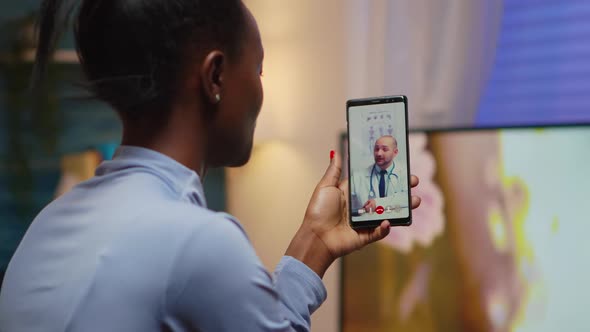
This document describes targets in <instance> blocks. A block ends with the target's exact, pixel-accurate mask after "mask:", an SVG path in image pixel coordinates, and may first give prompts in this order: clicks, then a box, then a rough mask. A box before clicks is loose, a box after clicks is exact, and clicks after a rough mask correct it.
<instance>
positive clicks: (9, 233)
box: [0, 0, 590, 332]
mask: <svg viewBox="0 0 590 332" xmlns="http://www.w3.org/2000/svg"><path fill="white" fill-rule="evenodd" d="M245 3H246V4H247V6H248V7H249V8H250V9H251V11H252V12H253V14H254V16H255V17H256V18H257V20H258V24H259V26H260V30H261V33H262V38H263V43H264V47H265V63H264V78H263V83H264V87H265V102H264V106H263V109H262V112H261V115H260V120H259V124H258V128H257V132H256V137H255V147H254V151H253V155H252V159H251V161H250V162H249V163H248V165H246V166H245V167H242V168H239V169H220V170H215V171H214V172H212V173H211V174H210V175H208V177H207V179H206V180H205V187H206V191H207V195H208V201H209V203H210V206H211V207H212V208H213V209H215V210H226V211H228V212H229V213H231V214H233V215H235V216H237V217H238V218H239V219H240V220H241V221H242V223H243V224H244V226H245V227H246V229H247V231H248V232H249V235H250V238H251V240H252V242H253V244H254V246H255V247H256V249H257V251H258V253H259V255H260V257H261V259H262V261H263V262H264V264H265V265H266V266H267V267H268V268H269V269H271V270H272V269H274V266H275V265H276V264H277V263H278V261H279V259H280V257H281V256H282V255H283V253H284V251H285V249H286V248H287V246H288V244H289V241H290V239H291V236H292V235H293V234H294V233H295V231H296V230H297V228H298V227H299V224H300V222H301V220H302V217H303V214H304V211H305V207H306V205H307V202H308V199H309V197H310V195H311V192H312V191H313V189H314V186H315V185H316V183H317V181H318V180H319V178H320V177H321V176H322V174H323V172H324V170H325V168H326V167H327V165H328V161H329V151H330V150H331V149H335V150H342V149H341V146H342V145H343V144H344V136H343V134H344V133H345V129H346V122H345V121H346V120H345V119H346V118H345V107H344V106H345V102H346V100H347V99H351V98H360V97H369V96H381V95H393V94H405V95H407V96H408V98H409V116H410V126H411V128H412V130H413V133H412V135H411V137H410V155H411V160H412V166H411V168H412V172H413V173H415V174H417V175H419V176H421V178H422V179H423V182H422V185H421V187H420V189H419V191H420V192H419V194H421V195H422V196H423V197H424V198H425V199H424V206H423V208H421V209H420V210H418V211H417V212H416V216H415V223H414V225H413V226H412V227H410V228H408V229H403V230H398V229H395V230H393V232H392V234H391V235H390V236H389V237H388V238H387V239H386V240H385V241H383V242H382V243H379V244H375V245H372V246H370V247H368V248H366V249H365V250H362V251H360V252H357V253H355V254H353V255H351V256H349V257H347V258H345V259H343V260H342V261H339V262H337V264H334V265H333V266H332V267H331V268H330V270H329V271H328V273H327V274H326V276H325V277H324V282H325V284H326V287H327V288H328V293H329V296H328V300H327V302H326V303H325V304H324V305H323V306H322V307H321V308H320V309H319V311H318V312H317V313H316V314H315V315H314V316H313V325H312V326H313V330H314V331H327V332H332V331H334V332H335V331H341V330H342V331H392V330H396V331H397V330H403V331H555V330H557V329H559V328H563V327H564V326H565V325H564V324H566V323H567V326H568V327H570V330H573V331H587V330H590V318H588V317H585V315H584V312H583V311H582V310H583V308H587V307H588V305H590V300H588V299H590V291H588V290H587V287H584V285H583V281H584V280H588V279H589V277H590V273H589V271H588V268H586V267H585V265H584V262H585V261H588V259H589V258H590V248H589V247H588V245H586V244H585V243H586V242H587V241H586V239H585V237H584V234H586V233H587V232H586V231H587V230H588V226H587V225H588V221H590V220H589V219H590V218H589V214H588V212H587V210H584V206H585V205H587V204H588V202H589V201H588V197H590V182H589V181H588V180H587V179H588V177H587V175H586V173H585V171H584V170H585V165H586V164H587V163H588V162H590V126H588V124H590V84H588V82H589V81H590V60H589V59H590V46H589V45H590V43H588V40H590V24H589V23H588V22H590V20H589V19H590V2H588V1H584V0H567V1H549V0H536V1H532V0H504V1H501V0H322V1H313V0H298V1H289V0H245ZM38 5H39V1H38V0H37V1H34V0H20V1H6V0H3V1H1V0H0V25H1V26H2V27H1V28H0V275H2V271H3V270H4V269H5V268H6V265H7V264H8V261H9V259H10V257H11V256H12V253H13V251H14V249H15V248H16V246H17V245H18V243H19V241H20V238H21V237H22V234H23V233H24V231H25V230H26V228H27V226H28V224H29V223H30V221H31V220H32V218H33V217H34V216H35V215H36V213H38V212H39V210H40V209H41V208H42V207H43V206H44V205H45V204H47V203H48V202H50V201H51V200H52V199H53V198H54V197H56V196H58V195H60V194H61V193H63V192H65V191H67V190H68V189H69V188H71V186H73V185H75V184H76V183H78V182H80V181H83V180H85V179H87V178H88V177H90V176H92V174H93V169H94V168H95V167H96V165H97V164H98V163H100V161H102V160H104V159H109V158H111V157H112V154H113V152H114V150H115V149H116V147H117V145H118V143H119V139H120V125H119V124H118V122H117V118H116V116H115V114H114V113H113V112H112V111H111V110H109V109H108V107H107V106H105V105H103V104H100V103H98V102H95V101H89V100H85V99H84V98H80V97H81V96H83V93H82V92H81V91H80V90H79V89H78V88H77V87H76V83H78V82H80V80H81V77H80V76H81V73H80V68H79V66H78V64H77V58H76V56H75V53H74V52H73V43H72V38H71V35H68V36H65V37H64V39H63V40H62V42H61V44H60V47H59V49H58V51H57V52H56V54H55V61H54V63H53V64H52V66H51V68H50V76H49V80H48V82H47V84H46V87H45V90H44V93H45V97H44V98H41V99H40V100H30V98H28V97H27V95H26V93H25V92H26V88H27V84H28V79H29V75H30V71H31V68H32V62H31V60H32V56H31V54H32V50H33V49H34V43H33V41H32V33H31V31H32V29H31V28H32V23H33V22H34V17H35V12H36V10H37V7H38ZM512 127H518V128H512ZM277 165H279V166H280V167H277ZM586 316H587V315H586Z"/></svg>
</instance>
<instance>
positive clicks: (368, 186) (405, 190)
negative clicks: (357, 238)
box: [347, 96, 412, 228]
mask: <svg viewBox="0 0 590 332" xmlns="http://www.w3.org/2000/svg"><path fill="white" fill-rule="evenodd" d="M347 119H348V163H349V164H348V170H349V172H348V178H349V188H350V190H349V208H350V211H349V212H350V222H351V225H352V226H353V227H355V228H363V227H374V226H377V225H379V224H381V222H382V221H383V220H389V222H390V224H391V225H392V226H401V225H405V226H407V225H410V224H411V220H412V211H411V208H410V197H411V196H410V187H409V180H410V179H409V178H410V171H409V168H410V162H409V153H408V121H407V98H406V97H405V96H393V97H379V98H370V99H355V100H349V101H348V102H347Z"/></svg>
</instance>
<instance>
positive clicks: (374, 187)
mask: <svg viewBox="0 0 590 332" xmlns="http://www.w3.org/2000/svg"><path fill="white" fill-rule="evenodd" d="M398 152H399V150H398V147H397V140H396V139H395V138H394V137H393V136H390V135H387V136H381V137H380V138H379V139H378V140H377V141H375V146H374V149H373V157H374V159H375V162H374V163H372V164H371V165H370V166H369V167H367V168H365V169H360V170H357V171H355V172H354V173H353V175H352V181H353V183H352V194H353V196H355V197H354V199H356V204H355V205H357V206H356V208H363V209H365V211H374V210H375V208H376V207H377V206H391V205H398V206H399V207H406V206H407V202H405V198H407V193H406V191H407V189H406V188H407V184H406V182H407V179H406V170H405V169H404V166H403V165H404V163H403V162H401V161H400V162H399V163H396V162H395V157H396V156H397V154H398ZM402 193H403V194H402Z"/></svg>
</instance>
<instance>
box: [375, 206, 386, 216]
mask: <svg viewBox="0 0 590 332" xmlns="http://www.w3.org/2000/svg"><path fill="white" fill-rule="evenodd" d="M375 212H377V214H383V212H385V209H384V208H383V207H382V206H378V207H376V208H375Z"/></svg>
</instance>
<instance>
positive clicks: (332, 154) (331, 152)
mask: <svg viewBox="0 0 590 332" xmlns="http://www.w3.org/2000/svg"><path fill="white" fill-rule="evenodd" d="M335 154H336V151H334V150H331V151H330V160H332V159H334V155H335Z"/></svg>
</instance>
